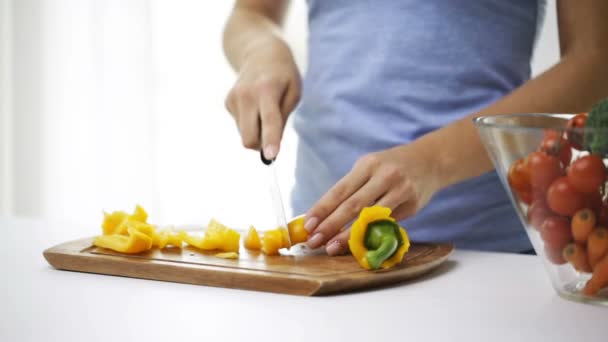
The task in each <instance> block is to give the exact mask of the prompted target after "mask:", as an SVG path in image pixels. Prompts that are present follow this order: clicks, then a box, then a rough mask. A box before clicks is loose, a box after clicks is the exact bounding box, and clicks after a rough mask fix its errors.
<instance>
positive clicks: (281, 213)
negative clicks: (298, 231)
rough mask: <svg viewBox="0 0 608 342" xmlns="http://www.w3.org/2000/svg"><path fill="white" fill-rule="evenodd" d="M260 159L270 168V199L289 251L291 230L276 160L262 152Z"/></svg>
mask: <svg viewBox="0 0 608 342" xmlns="http://www.w3.org/2000/svg"><path fill="white" fill-rule="evenodd" d="M260 159H262V163H264V165H266V166H268V184H269V186H270V188H269V189H270V198H271V200H272V205H273V207H274V213H275V216H276V219H277V227H278V228H279V229H284V231H283V235H284V236H285V237H286V238H287V244H288V247H287V250H289V249H290V248H291V239H290V238H289V229H288V227H287V219H286V218H285V207H284V206H283V197H281V189H280V187H279V179H278V176H277V166H276V158H275V159H272V160H269V159H266V158H265V157H264V152H263V151H262V150H260Z"/></svg>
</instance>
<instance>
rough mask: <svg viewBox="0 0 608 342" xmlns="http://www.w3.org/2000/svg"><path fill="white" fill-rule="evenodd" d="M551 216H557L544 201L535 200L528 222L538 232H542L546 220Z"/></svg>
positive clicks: (530, 209)
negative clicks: (541, 228)
mask: <svg viewBox="0 0 608 342" xmlns="http://www.w3.org/2000/svg"><path fill="white" fill-rule="evenodd" d="M550 216H555V214H554V213H553V212H552V211H551V209H549V206H547V203H546V202H545V200H544V199H537V200H535V201H534V202H533V203H532V205H531V206H530V208H529V209H528V215H527V217H528V222H529V223H530V226H532V227H534V228H536V229H537V230H540V227H541V226H542V224H543V222H544V221H545V219H546V218H547V217H550Z"/></svg>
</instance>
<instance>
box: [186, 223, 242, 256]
mask: <svg viewBox="0 0 608 342" xmlns="http://www.w3.org/2000/svg"><path fill="white" fill-rule="evenodd" d="M178 236H179V237H180V238H181V239H182V240H183V241H184V242H186V243H187V244H189V245H191V246H194V247H196V248H198V249H202V250H206V251H211V250H222V251H225V252H237V253H238V251H239V247H240V239H241V235H240V234H239V232H237V231H236V230H234V229H230V228H227V227H226V226H224V225H222V224H221V223H219V222H217V221H216V220H214V219H212V220H211V221H210V222H209V224H208V225H207V229H206V230H205V235H204V236H203V237H202V238H198V237H194V236H191V235H189V234H188V233H186V232H185V231H180V233H179V234H178Z"/></svg>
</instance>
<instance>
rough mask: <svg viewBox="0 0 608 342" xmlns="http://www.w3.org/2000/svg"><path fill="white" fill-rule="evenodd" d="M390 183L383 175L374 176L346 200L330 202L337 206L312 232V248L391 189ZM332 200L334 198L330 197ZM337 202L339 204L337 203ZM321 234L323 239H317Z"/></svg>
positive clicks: (332, 234) (326, 239)
mask: <svg viewBox="0 0 608 342" xmlns="http://www.w3.org/2000/svg"><path fill="white" fill-rule="evenodd" d="M346 179H347V180H348V177H347V178H346ZM352 184H353V185H352V186H351V187H355V186H356V185H358V184H359V182H356V181H354V182H353V183H352ZM389 186H390V184H388V183H387V182H385V181H384V179H382V177H372V178H371V179H370V180H369V181H368V182H367V183H365V184H364V185H363V186H362V187H361V188H360V189H358V190H357V191H356V192H355V193H354V194H353V195H352V196H350V197H348V198H347V199H346V200H342V201H338V202H335V203H328V204H327V207H334V206H337V208H336V209H335V210H334V211H333V212H331V213H330V214H329V215H327V216H326V217H325V219H323V221H322V222H321V223H320V224H319V226H318V227H317V228H316V229H315V230H314V231H313V232H312V238H311V240H310V241H308V246H309V247H310V248H317V247H319V246H321V245H323V244H324V243H325V242H327V241H328V240H329V239H331V238H333V237H334V236H335V235H336V234H337V233H338V232H339V231H340V229H342V228H343V227H344V226H346V225H347V224H348V223H349V222H350V221H352V220H353V219H355V218H356V217H357V215H359V213H360V212H361V210H362V209H363V208H364V207H366V206H368V205H369V204H370V203H372V202H373V201H374V200H375V199H376V198H378V196H379V194H383V193H385V192H387V191H388V190H389ZM329 199H330V200H332V198H331V197H330V198H329ZM336 204H337V205H336ZM317 234H320V235H321V236H322V237H323V239H320V238H317V239H315V235H317Z"/></svg>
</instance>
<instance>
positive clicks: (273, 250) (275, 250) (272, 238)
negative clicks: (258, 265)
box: [262, 229, 285, 255]
mask: <svg viewBox="0 0 608 342" xmlns="http://www.w3.org/2000/svg"><path fill="white" fill-rule="evenodd" d="M283 240H284V238H283V233H282V229H273V230H269V231H267V232H265V233H264V236H263V238H262V252H264V254H266V255H278V254H279V249H281V248H283V247H284V246H285V243H284V241H283Z"/></svg>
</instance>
